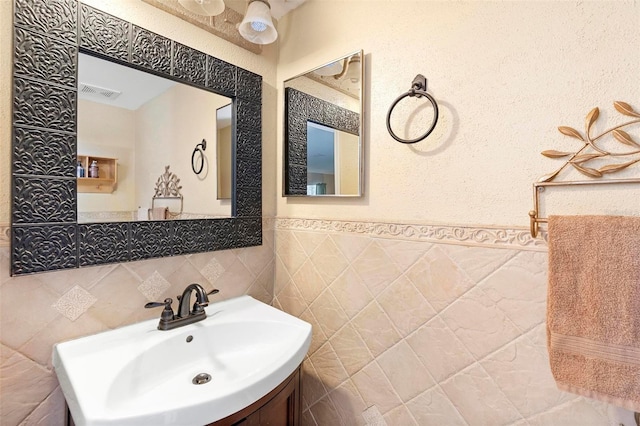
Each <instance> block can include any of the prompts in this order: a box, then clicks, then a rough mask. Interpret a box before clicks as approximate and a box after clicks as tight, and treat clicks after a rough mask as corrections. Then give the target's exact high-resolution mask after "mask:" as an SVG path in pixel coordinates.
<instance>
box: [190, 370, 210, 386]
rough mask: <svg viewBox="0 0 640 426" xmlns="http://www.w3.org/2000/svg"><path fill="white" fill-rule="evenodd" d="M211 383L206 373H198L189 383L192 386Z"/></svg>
mask: <svg viewBox="0 0 640 426" xmlns="http://www.w3.org/2000/svg"><path fill="white" fill-rule="evenodd" d="M210 381H211V375H210V374H207V373H200V374H198V375H197V376H196V377H194V378H193V380H191V383H193V384H194V385H204V384H205V383H209V382H210Z"/></svg>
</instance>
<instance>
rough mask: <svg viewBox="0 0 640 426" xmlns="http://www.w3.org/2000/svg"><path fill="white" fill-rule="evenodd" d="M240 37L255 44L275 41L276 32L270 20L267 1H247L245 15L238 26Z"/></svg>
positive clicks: (269, 9) (269, 8)
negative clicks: (247, 5)
mask: <svg viewBox="0 0 640 426" xmlns="http://www.w3.org/2000/svg"><path fill="white" fill-rule="evenodd" d="M238 31H240V35H242V37H244V38H245V39H246V40H248V41H250V42H252V43H256V44H269V43H273V42H274V41H276V39H277V38H278V32H277V31H276V27H275V26H274V25H273V20H272V19H271V6H270V5H269V2H268V1H267V0H249V7H247V14H246V15H245V16H244V19H243V20H242V22H241V23H240V25H239V26H238Z"/></svg>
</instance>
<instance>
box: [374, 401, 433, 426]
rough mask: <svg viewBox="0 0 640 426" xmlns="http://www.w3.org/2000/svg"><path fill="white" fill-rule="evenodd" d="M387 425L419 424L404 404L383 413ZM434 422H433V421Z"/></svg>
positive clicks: (407, 425)
mask: <svg viewBox="0 0 640 426" xmlns="http://www.w3.org/2000/svg"><path fill="white" fill-rule="evenodd" d="M384 420H385V422H386V423H387V425H402V426H420V425H419V424H418V423H416V421H415V420H414V418H413V415H412V414H411V412H410V411H409V409H408V408H407V407H406V406H405V405H401V406H399V407H398V408H394V409H393V410H391V411H389V412H388V413H387V414H385V415H384ZM434 424H435V423H434Z"/></svg>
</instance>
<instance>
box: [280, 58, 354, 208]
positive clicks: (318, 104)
mask: <svg viewBox="0 0 640 426" xmlns="http://www.w3.org/2000/svg"><path fill="white" fill-rule="evenodd" d="M355 54H359V55H360V64H361V66H360V113H356V112H354V111H350V110H348V109H345V108H342V107H340V106H338V105H334V104H332V103H330V102H327V101H324V100H322V99H319V98H316V97H314V96H311V95H309V94H307V93H304V92H301V91H299V90H296V89H294V88H290V87H285V89H284V144H283V149H282V156H283V162H282V164H283V171H282V196H283V197H313V198H315V197H348V198H354V197H362V196H363V195H364V132H363V129H364V120H363V116H364V104H365V102H364V75H365V72H364V52H363V51H362V50H358V51H355V52H351V53H349V54H347V55H344V56H342V57H340V58H337V59H335V60H333V61H331V62H328V63H326V64H323V65H321V66H319V67H315V68H313V69H310V70H308V71H306V72H304V73H302V74H298V75H296V76H294V77H291V78H289V79H287V80H285V81H284V83H283V86H286V83H287V82H288V81H291V80H294V79H296V78H299V77H303V76H305V75H306V74H309V73H311V72H313V71H315V70H317V69H320V68H323V67H325V66H327V65H329V64H331V63H334V62H339V61H342V60H344V59H346V58H349V57H351V56H353V55H355ZM309 121H311V122H314V123H316V124H321V125H323V126H326V127H330V128H332V129H336V130H340V131H343V132H347V133H351V134H355V135H358V137H359V147H358V149H359V153H358V154H359V155H358V179H359V182H358V193H357V194H353V195H352V194H322V195H307V143H308V142H307V122H309Z"/></svg>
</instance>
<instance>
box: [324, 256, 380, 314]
mask: <svg viewBox="0 0 640 426" xmlns="http://www.w3.org/2000/svg"><path fill="white" fill-rule="evenodd" d="M330 288H331V291H332V292H333V294H334V295H335V297H336V299H338V303H340V306H342V309H343V310H344V312H345V313H346V314H347V316H348V317H349V318H353V317H354V316H355V315H356V314H358V313H359V312H360V311H361V310H362V309H363V308H364V307H365V306H367V305H368V304H369V302H371V301H372V300H373V295H372V294H371V292H370V291H369V289H368V288H367V286H366V284H365V283H364V281H362V279H361V278H360V276H359V275H358V274H357V273H356V272H355V270H354V269H353V268H351V267H348V268H347V269H346V270H345V271H344V272H343V273H342V275H340V276H339V277H338V278H336V280H335V281H334V282H333V284H331V287H330Z"/></svg>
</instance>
